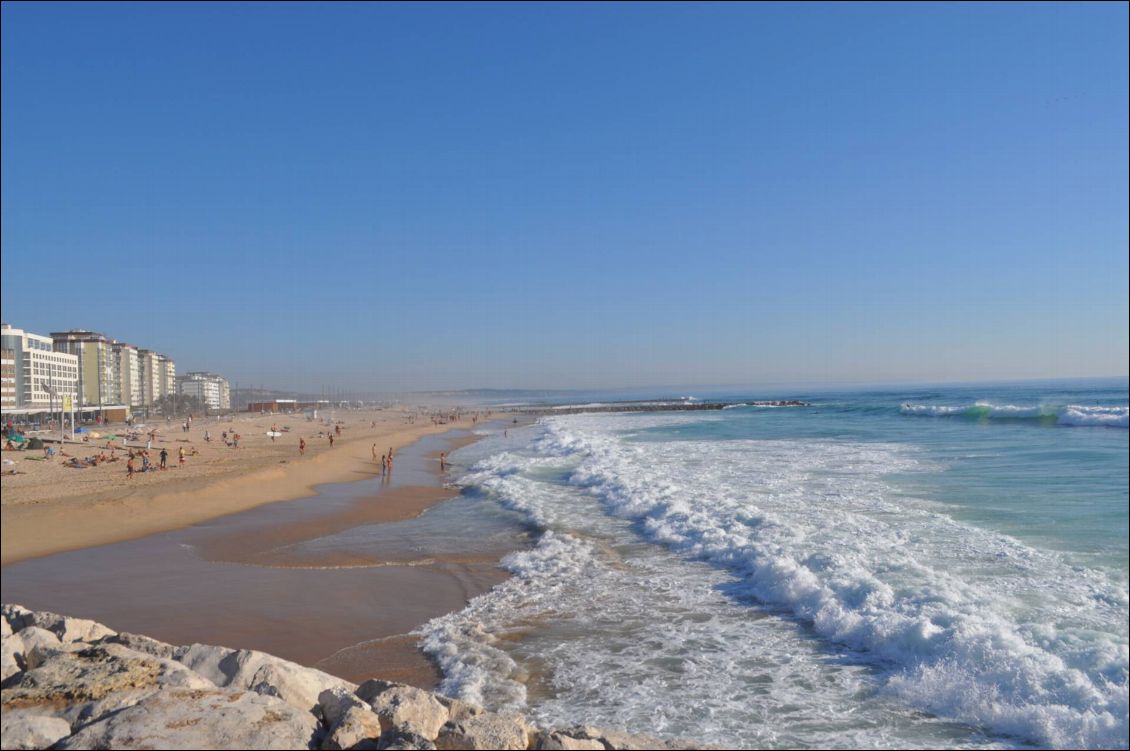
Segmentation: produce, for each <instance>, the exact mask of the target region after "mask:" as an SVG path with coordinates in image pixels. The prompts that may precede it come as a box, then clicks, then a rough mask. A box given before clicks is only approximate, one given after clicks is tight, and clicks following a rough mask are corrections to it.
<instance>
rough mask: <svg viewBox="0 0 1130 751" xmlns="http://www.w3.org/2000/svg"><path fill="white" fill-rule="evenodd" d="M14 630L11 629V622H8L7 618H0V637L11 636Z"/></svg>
mask: <svg viewBox="0 0 1130 751" xmlns="http://www.w3.org/2000/svg"><path fill="white" fill-rule="evenodd" d="M14 633H15V631H13V630H12V624H10V623H8V619H7V618H0V638H3V637H5V636H11V635H12V634H14Z"/></svg>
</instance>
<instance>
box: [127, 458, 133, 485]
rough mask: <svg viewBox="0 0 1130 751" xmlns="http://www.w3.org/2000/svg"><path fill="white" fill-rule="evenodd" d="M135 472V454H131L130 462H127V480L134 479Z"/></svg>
mask: <svg viewBox="0 0 1130 751" xmlns="http://www.w3.org/2000/svg"><path fill="white" fill-rule="evenodd" d="M133 471H134V470H133V454H132V453H130V457H129V460H128V461H126V479H127V480H132V479H133Z"/></svg>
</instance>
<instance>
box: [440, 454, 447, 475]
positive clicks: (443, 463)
mask: <svg viewBox="0 0 1130 751" xmlns="http://www.w3.org/2000/svg"><path fill="white" fill-rule="evenodd" d="M439 471H440V472H446V471H447V453H446V452H444V451H441V452H439Z"/></svg>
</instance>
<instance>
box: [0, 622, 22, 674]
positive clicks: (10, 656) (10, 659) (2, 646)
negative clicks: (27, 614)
mask: <svg viewBox="0 0 1130 751" xmlns="http://www.w3.org/2000/svg"><path fill="white" fill-rule="evenodd" d="M4 623H7V621H4ZM26 667H27V666H26V663H25V662H24V640H23V639H21V638H20V635H19V634H7V635H6V636H4V637H3V639H2V640H0V681H6V680H8V678H9V677H10V676H13V675H15V674H16V673H19V672H20V671H22V670H25V669H26Z"/></svg>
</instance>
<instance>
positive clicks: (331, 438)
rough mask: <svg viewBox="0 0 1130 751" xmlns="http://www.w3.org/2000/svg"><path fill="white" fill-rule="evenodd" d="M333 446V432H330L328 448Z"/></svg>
mask: <svg viewBox="0 0 1130 751" xmlns="http://www.w3.org/2000/svg"><path fill="white" fill-rule="evenodd" d="M333 447H334V434H333V433H330V448H333Z"/></svg>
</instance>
